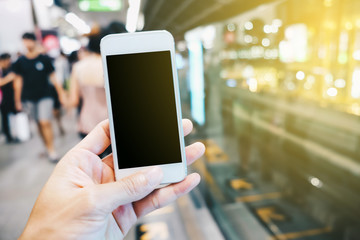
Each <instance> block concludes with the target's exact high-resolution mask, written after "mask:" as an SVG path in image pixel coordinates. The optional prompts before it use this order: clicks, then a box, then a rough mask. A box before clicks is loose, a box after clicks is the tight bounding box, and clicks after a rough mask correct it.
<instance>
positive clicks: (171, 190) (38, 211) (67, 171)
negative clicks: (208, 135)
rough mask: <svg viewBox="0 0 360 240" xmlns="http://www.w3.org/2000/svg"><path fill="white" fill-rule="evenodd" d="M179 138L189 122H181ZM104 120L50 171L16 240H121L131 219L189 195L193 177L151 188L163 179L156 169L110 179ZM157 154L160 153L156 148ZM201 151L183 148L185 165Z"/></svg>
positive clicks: (196, 179)
mask: <svg viewBox="0 0 360 240" xmlns="http://www.w3.org/2000/svg"><path fill="white" fill-rule="evenodd" d="M183 128H184V135H187V134H189V133H190V132H191V130H192V123H191V122H190V121H189V120H183ZM109 135H110V133H109V121H108V120H105V121H103V122H101V123H100V124H99V125H98V126H97V127H96V128H95V129H94V130H93V131H92V132H91V133H90V134H89V135H88V136H87V137H86V138H85V139H84V140H83V141H81V142H80V143H79V144H78V145H77V146H75V147H74V148H73V149H71V150H70V151H69V152H68V153H67V154H66V155H65V156H64V158H63V159H62V160H61V161H60V162H59V163H58V165H57V166H56V167H55V170H54V172H53V173H52V175H51V176H50V178H49V180H48V182H47V183H46V185H45V186H44V188H43V190H42V191H41V193H40V195H39V197H38V199H37V201H36V203H35V205H34V207H33V210H32V212H31V215H30V218H29V220H28V223H27V225H26V227H25V230H24V232H23V234H22V235H21V236H20V238H19V239H21V240H26V239H40V240H41V239H67V240H70V239H123V238H124V236H125V235H126V234H127V232H128V231H129V229H130V228H131V227H132V225H134V223H135V222H136V220H137V219H138V218H140V217H142V216H144V215H146V214H148V213H149V212H151V211H153V210H155V209H158V208H161V207H163V206H165V205H167V204H169V203H171V202H173V201H175V200H176V199H177V198H179V197H180V196H182V195H184V194H186V193H188V192H189V191H191V190H192V189H193V188H194V187H195V186H197V185H198V183H199V182H200V176H199V175H198V174H197V173H193V174H190V175H188V176H187V177H186V178H185V179H184V180H183V181H181V182H179V183H174V184H171V185H169V186H167V187H164V188H160V189H156V187H157V186H158V185H159V183H160V182H161V180H162V178H163V173H162V170H161V168H159V167H151V168H150V169H149V170H146V171H140V172H138V173H136V174H134V175H131V176H129V177H126V178H124V179H121V180H120V181H115V176H114V170H113V158H112V155H111V154H110V155H109V156H107V157H105V158H104V159H100V158H99V157H98V154H100V153H101V152H103V151H104V150H105V149H106V148H107V147H108V146H109V145H110V138H109ZM159 150H160V151H159V152H160V153H161V149H159ZM204 151H205V147H204V145H203V144H201V143H194V144H192V145H190V146H188V147H186V158H187V164H192V163H193V162H194V161H195V160H196V159H198V158H199V157H200V156H202V155H203V153H204Z"/></svg>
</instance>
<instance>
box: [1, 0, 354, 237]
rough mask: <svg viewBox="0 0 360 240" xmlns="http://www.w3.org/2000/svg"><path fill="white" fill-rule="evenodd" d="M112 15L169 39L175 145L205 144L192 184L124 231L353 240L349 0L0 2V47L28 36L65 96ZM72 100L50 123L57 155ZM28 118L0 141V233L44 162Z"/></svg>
mask: <svg viewBox="0 0 360 240" xmlns="http://www.w3.org/2000/svg"><path fill="white" fill-rule="evenodd" d="M121 22H122V23H124V26H125V28H126V31H128V32H134V31H145V30H157V29H166V30H168V31H169V32H171V33H172V34H173V35H174V37H175V40H176V52H177V56H176V64H177V68H178V76H179V84H180V93H181V102H182V111H183V116H184V117H186V118H190V119H192V120H193V122H194V125H195V130H194V132H193V134H192V136H190V137H187V138H186V141H187V143H191V142H194V141H202V142H203V143H204V144H205V145H206V146H207V150H206V153H205V156H204V157H203V158H202V159H201V160H199V161H198V162H197V163H196V164H195V166H194V167H192V171H197V172H199V173H200V174H201V175H202V179H203V180H202V183H201V185H200V186H199V187H198V188H197V189H196V190H195V191H193V192H192V193H191V194H189V195H187V196H185V197H183V198H181V199H180V200H178V201H177V202H176V203H174V204H172V205H170V206H168V207H166V208H164V209H162V210H158V211H157V212H155V213H154V214H150V215H149V216H147V217H145V218H144V219H141V220H140V221H139V222H138V224H137V225H136V226H135V227H134V228H133V229H132V230H131V232H130V233H129V235H128V236H127V239H142V240H146V239H240V240H248V239H279V240H283V239H297V240H300V239H304V240H309V239H317V240H330V239H331V240H332V239H334V240H335V239H336V240H355V239H360V220H359V216H360V118H359V115H360V1H358V0H301V1H299V0H279V1H274V0H252V1H245V0H172V1H165V0H77V1H70V0H32V1H31V0H0V53H9V54H10V55H11V60H12V61H13V62H15V61H16V60H17V58H18V57H19V56H21V55H22V54H24V53H25V49H24V47H23V45H22V41H21V36H22V35H23V33H24V32H34V33H35V35H36V36H37V39H38V42H39V44H41V47H42V51H43V53H46V54H48V55H49V56H50V57H51V58H52V59H53V61H54V65H55V68H56V72H57V74H59V73H60V74H62V75H58V76H59V77H58V79H60V83H61V84H62V86H63V88H64V89H65V90H67V91H69V88H70V87H69V85H70V82H71V77H70V74H71V69H72V66H73V64H74V62H77V61H81V59H82V57H83V56H84V55H85V56H86V54H87V52H88V49H87V45H88V42H89V40H88V39H89V36H91V35H93V34H97V33H99V32H100V29H105V28H107V29H109V28H111V27H110V25H109V24H110V23H113V26H120V25H121V24H120V23H121ZM114 24H115V25H114ZM119 24H120V25H119ZM114 31H115V32H116V30H114ZM60 52H62V53H63V54H62V55H61V54H60ZM59 58H63V59H66V61H65V63H64V64H63V65H60V66H67V67H66V68H63V67H56V62H57V61H58V59H59ZM0 99H1V98H0ZM80 102H81V101H80ZM80 108H81V104H80V105H79V106H76V107H75V108H68V107H62V108H61V109H60V116H61V120H60V124H59V121H56V120H54V121H53V129H54V138H55V146H56V149H57V152H58V154H59V156H62V155H63V154H64V153H65V152H66V151H68V150H69V149H70V148H71V147H72V146H74V145H75V144H76V143H77V142H78V141H80V139H81V138H80V137H79V136H78V131H79V130H78V128H77V119H78V112H79V111H81V110H79V109H80ZM56 119H57V118H56ZM28 124H29V127H28V128H29V131H30V134H29V137H26V136H25V137H23V138H22V137H21V136H20V135H21V134H20V135H19V133H18V134H16V133H12V134H13V135H15V141H13V142H11V143H7V142H6V138H5V135H2V136H1V137H0V189H1V194H0V216H1V219H0V239H14V238H16V237H18V236H19V235H20V233H21V231H22V230H23V228H24V226H25V223H26V220H27V218H28V216H29V213H30V211H31V207H32V205H33V204H34V201H35V199H36V196H37V195H38V193H39V191H40V189H41V187H42V186H43V184H44V183H45V182H46V179H47V178H48V176H49V175H50V174H51V171H52V169H53V168H54V166H55V165H54V164H53V163H51V162H49V161H47V159H46V157H44V154H43V152H44V147H43V146H42V143H41V139H40V137H39V136H38V133H37V131H36V128H35V126H34V123H33V122H32V121H30V122H29V123H28ZM10 125H11V124H10ZM18 131H21V130H18ZM23 131H27V130H26V129H25V130H23ZM16 137H17V139H16Z"/></svg>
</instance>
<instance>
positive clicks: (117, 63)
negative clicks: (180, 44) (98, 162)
mask: <svg viewBox="0 0 360 240" xmlns="http://www.w3.org/2000/svg"><path fill="white" fill-rule="evenodd" d="M174 46H175V44H174V38H173V37H172V35H171V34H170V33H169V32H167V31H149V32H136V33H122V34H111V35H107V36H105V37H104V38H103V39H102V40H101V44H100V48H101V56H102V62H103V68H104V79H105V89H106V97H107V106H108V112H109V122H110V136H111V144H112V151H113V158H114V171H115V176H116V179H117V180H119V179H122V178H124V177H126V176H128V175H130V174H133V173H134V172H136V171H139V170H142V169H145V168H147V167H150V166H159V167H161V168H162V170H163V173H164V178H163V181H162V183H161V184H169V183H175V182H179V181H181V180H183V179H184V178H185V176H186V175H187V168H186V158H185V146H184V145H185V143H184V136H183V127H182V117H181V107H180V93H179V84H178V79H177V71H176V67H175V66H176V65H175V48H174Z"/></svg>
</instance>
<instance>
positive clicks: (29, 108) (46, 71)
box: [13, 33, 63, 162]
mask: <svg viewBox="0 0 360 240" xmlns="http://www.w3.org/2000/svg"><path fill="white" fill-rule="evenodd" d="M23 44H24V46H25V48H26V49H27V53H26V54H25V55H24V56H21V57H20V58H19V59H18V60H17V61H16V62H15V63H14V66H13V71H14V73H16V74H17V76H18V78H16V80H15V82H14V86H15V107H16V110H17V111H21V110H24V111H25V112H27V113H28V114H29V116H30V118H32V119H34V120H35V121H36V122H37V125H38V128H39V132H40V135H41V137H42V139H43V141H44V143H45V147H46V149H47V152H48V156H49V159H50V161H54V162H56V161H57V154H56V151H55V148H54V140H53V130H52V126H51V119H52V117H53V112H52V110H53V106H54V103H53V98H52V97H51V85H50V84H51V83H52V84H53V85H54V86H55V89H56V91H57V92H58V95H59V99H60V102H62V99H63V89H62V87H61V86H60V85H59V84H58V81H57V80H56V75H55V71H54V67H53V65H52V62H51V59H50V58H49V57H48V56H47V55H44V54H40V52H39V51H37V44H36V37H35V35H34V34H33V33H25V34H24V35H23ZM50 82H51V83H50Z"/></svg>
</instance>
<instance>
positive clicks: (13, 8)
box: [0, 0, 34, 53]
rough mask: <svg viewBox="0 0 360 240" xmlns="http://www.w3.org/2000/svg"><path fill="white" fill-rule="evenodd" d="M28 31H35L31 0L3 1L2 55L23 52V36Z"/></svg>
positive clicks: (0, 23) (0, 9) (0, 7)
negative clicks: (3, 53)
mask: <svg viewBox="0 0 360 240" xmlns="http://www.w3.org/2000/svg"><path fill="white" fill-rule="evenodd" d="M26 31H34V24H33V20H32V14H31V5H30V0H1V1H0V53H2V52H10V53H16V52H17V51H21V50H22V44H21V36H22V34H23V33H24V32H26Z"/></svg>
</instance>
